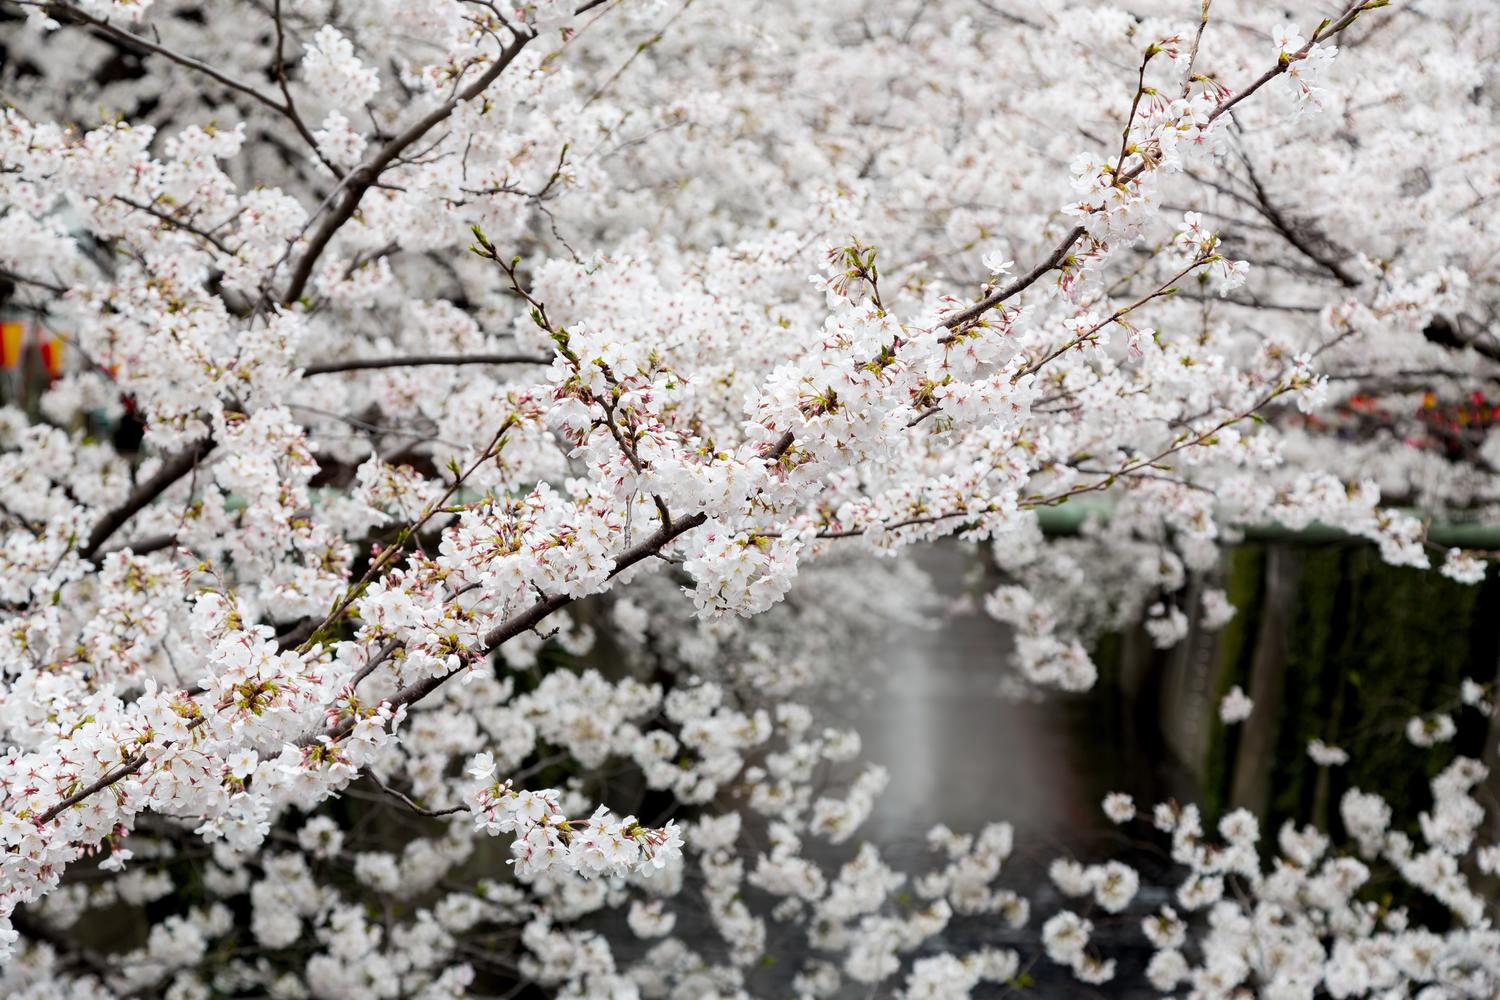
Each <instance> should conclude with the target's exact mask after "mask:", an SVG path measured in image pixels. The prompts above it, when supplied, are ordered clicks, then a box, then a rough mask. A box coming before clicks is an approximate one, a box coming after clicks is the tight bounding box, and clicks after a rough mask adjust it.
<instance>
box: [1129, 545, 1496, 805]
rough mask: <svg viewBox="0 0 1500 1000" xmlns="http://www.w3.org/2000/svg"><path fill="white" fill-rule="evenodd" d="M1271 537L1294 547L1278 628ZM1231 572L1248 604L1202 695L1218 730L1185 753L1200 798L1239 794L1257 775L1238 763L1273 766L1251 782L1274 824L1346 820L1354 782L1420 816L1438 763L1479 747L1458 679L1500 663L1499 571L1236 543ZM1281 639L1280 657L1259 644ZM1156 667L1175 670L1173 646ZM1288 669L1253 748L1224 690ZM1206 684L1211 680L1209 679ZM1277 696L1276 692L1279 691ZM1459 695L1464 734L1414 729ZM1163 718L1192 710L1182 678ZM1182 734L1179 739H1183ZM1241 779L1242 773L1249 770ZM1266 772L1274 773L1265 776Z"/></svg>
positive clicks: (1167, 694)
mask: <svg viewBox="0 0 1500 1000" xmlns="http://www.w3.org/2000/svg"><path fill="white" fill-rule="evenodd" d="M1272 544H1278V545H1286V546H1288V548H1289V549H1290V550H1291V551H1290V552H1287V553H1284V554H1289V555H1293V556H1294V558H1291V559H1286V558H1282V559H1278V560H1276V561H1277V562H1278V563H1279V564H1280V565H1282V566H1283V567H1286V566H1290V567H1292V569H1291V570H1290V572H1291V573H1292V583H1293V588H1294V589H1293V599H1292V602H1291V610H1290V614H1289V615H1287V616H1285V623H1286V624H1285V629H1286V632H1285V634H1284V635H1277V634H1274V633H1275V632H1278V631H1279V629H1280V625H1279V624H1278V625H1277V626H1276V628H1275V629H1273V630H1272V633H1273V634H1267V629H1266V628H1265V627H1264V626H1265V621H1264V620H1263V612H1264V605H1265V599H1266V594H1267V591H1268V589H1269V588H1270V586H1271V585H1272V581H1270V580H1269V579H1268V574H1267V562H1268V559H1267V555H1268V552H1269V549H1270V546H1271V545H1272ZM1225 586H1226V588H1227V589H1228V591H1229V596H1230V599H1231V600H1232V601H1233V602H1234V604H1235V606H1236V607H1237V608H1238V609H1239V612H1238V614H1237V615H1236V616H1235V618H1234V620H1232V621H1231V622H1230V623H1229V625H1228V626H1226V627H1225V628H1224V629H1223V630H1222V631H1221V632H1220V633H1219V635H1218V636H1217V637H1216V638H1214V639H1211V640H1206V641H1210V642H1212V643H1213V654H1214V655H1213V666H1212V682H1211V684H1209V685H1207V686H1206V689H1205V693H1204V695H1203V696H1204V697H1208V698H1210V699H1211V702H1210V704H1209V705H1202V706H1197V710H1199V711H1202V710H1210V711H1211V716H1210V717H1211V718H1212V720H1213V721H1212V724H1211V730H1210V733H1209V738H1208V739H1207V740H1206V741H1205V742H1204V744H1203V746H1204V749H1203V751H1202V754H1203V755H1202V757H1201V758H1199V759H1188V760H1184V761H1183V763H1184V764H1185V765H1187V767H1188V768H1189V769H1190V770H1191V771H1193V772H1194V773H1195V774H1197V775H1198V777H1199V780H1200V782H1201V796H1200V798H1201V801H1202V802H1203V804H1204V806H1205V807H1206V809H1207V811H1208V812H1209V813H1210V814H1212V815H1217V814H1221V813H1222V812H1223V811H1225V810H1226V809H1227V808H1229V807H1230V806H1231V805H1232V804H1235V803H1234V802H1233V798H1234V795H1235V792H1234V791H1233V790H1234V789H1236V788H1238V789H1240V791H1239V793H1238V794H1239V797H1240V798H1244V791H1243V789H1244V788H1245V787H1246V782H1244V781H1243V780H1241V781H1239V782H1238V783H1237V782H1236V777H1237V773H1236V772H1237V771H1239V772H1242V771H1243V770H1244V769H1246V768H1264V769H1266V772H1267V773H1264V774H1257V775H1255V777H1256V778H1257V781H1255V782H1253V783H1252V785H1253V786H1258V787H1261V788H1263V789H1265V792H1264V793H1263V794H1262V795H1261V796H1260V798H1262V799H1263V801H1258V802H1245V803H1243V804H1246V805H1250V806H1252V807H1255V808H1256V809H1257V811H1258V812H1262V813H1263V814H1264V817H1265V819H1266V820H1267V821H1268V822H1267V826H1268V828H1269V829H1272V830H1274V829H1276V828H1278V827H1279V826H1280V824H1281V822H1282V821H1283V820H1284V819H1289V818H1295V819H1297V820H1298V821H1299V822H1306V821H1307V820H1309V819H1312V820H1315V821H1317V822H1319V824H1320V825H1324V826H1327V827H1329V828H1331V829H1333V830H1335V831H1336V832H1337V830H1338V826H1337V815H1336V814H1337V802H1338V799H1339V797H1340V796H1341V795H1342V794H1343V792H1344V790H1345V789H1347V788H1349V787H1361V788H1365V789H1370V790H1375V789H1378V790H1380V792H1381V794H1383V795H1385V796H1386V798H1387V799H1388V800H1390V802H1391V805H1392V807H1393V809H1394V811H1395V813H1396V815H1397V816H1399V817H1406V818H1408V819H1409V820H1411V821H1412V822H1414V821H1415V817H1416V815H1417V813H1418V812H1419V811H1421V809H1423V808H1425V806H1426V805H1427V803H1428V802H1429V801H1430V793H1429V791H1428V787H1427V782H1428V779H1429V778H1430V777H1431V775H1432V774H1434V773H1436V771H1437V770H1438V769H1440V768H1441V767H1442V766H1444V765H1445V764H1446V762H1447V761H1449V760H1451V759H1452V756H1453V753H1454V751H1455V750H1457V751H1458V752H1460V753H1465V754H1469V755H1472V756H1479V755H1480V754H1481V752H1482V749H1483V745H1484V739H1485V735H1484V734H1485V731H1486V726H1487V721H1486V720H1485V719H1483V718H1482V717H1481V716H1480V715H1479V714H1478V713H1477V712H1473V711H1466V710H1459V709H1458V708H1457V706H1456V705H1455V704H1454V702H1455V701H1456V696H1457V693H1458V689H1459V685H1460V682H1461V681H1462V679H1463V678H1465V677H1471V678H1473V679H1474V680H1476V681H1478V682H1480V683H1482V684H1490V683H1492V682H1493V681H1494V680H1495V677H1496V671H1497V666H1500V579H1497V577H1496V574H1494V573H1492V574H1491V575H1490V577H1489V578H1487V579H1486V581H1485V582H1484V583H1483V584H1481V585H1479V586H1465V585H1463V584H1458V583H1455V582H1453V581H1451V580H1448V579H1446V578H1445V577H1443V576H1441V575H1440V574H1439V573H1436V572H1433V571H1430V570H1429V571H1423V570H1416V569H1408V568H1399V567H1393V566H1388V565H1386V564H1385V563H1384V562H1382V561H1381V559H1380V556H1379V553H1378V552H1376V551H1375V550H1374V549H1373V548H1371V547H1369V546H1366V545H1358V544H1326V545H1295V546H1292V545H1291V544H1290V543H1263V544H1254V545H1243V546H1240V547H1237V548H1235V549H1234V550H1232V551H1231V552H1230V553H1229V554H1228V556H1227V559H1226V563H1225ZM1267 643H1274V645H1275V646H1276V647H1277V649H1278V651H1277V652H1276V653H1275V655H1274V657H1272V658H1270V660H1269V661H1268V657H1267V656H1266V655H1265V652H1266V650H1265V649H1264V648H1260V649H1259V652H1260V653H1261V655H1259V656H1257V650H1258V647H1262V646H1264V644H1267ZM1157 667H1158V668H1159V669H1161V670H1162V671H1167V670H1168V665H1167V661H1166V658H1165V657H1158V662H1157ZM1257 670H1275V671H1277V672H1278V673H1279V675H1280V676H1279V678H1278V679H1277V681H1276V687H1275V691H1274V693H1275V695H1276V698H1274V699H1265V701H1266V702H1267V703H1265V704H1263V703H1262V699H1257V708H1256V716H1253V717H1252V719H1253V722H1254V723H1255V724H1256V725H1257V726H1259V727H1266V726H1269V727H1270V731H1269V732H1266V733H1264V734H1263V735H1264V736H1266V737H1269V742H1268V743H1267V744H1266V745H1268V746H1269V747H1270V748H1271V752H1270V753H1253V754H1247V753H1245V752H1243V750H1242V747H1241V743H1242V741H1243V740H1244V739H1245V738H1246V737H1245V733H1246V732H1247V731H1248V730H1247V726H1245V725H1242V726H1229V727H1226V726H1224V725H1223V724H1222V723H1221V722H1220V721H1219V720H1218V714H1217V711H1216V707H1217V702H1218V699H1219V698H1220V697H1222V695H1223V694H1224V692H1226V691H1228V690H1229V688H1231V687H1233V686H1234V685H1236V684H1238V685H1240V686H1241V687H1243V688H1244V689H1245V690H1246V691H1252V690H1253V689H1254V688H1255V687H1256V686H1257V685H1256V682H1257V680H1259V681H1260V682H1261V684H1260V686H1261V687H1262V689H1264V681H1265V678H1264V677H1259V678H1258V677H1257V676H1255V672H1256V671H1257ZM1200 687H1201V685H1200ZM1278 701H1279V704H1278V703H1277V702H1278ZM1444 705H1449V706H1452V707H1453V708H1454V710H1455V712H1456V716H1455V717H1456V720H1457V721H1458V722H1459V736H1458V740H1457V745H1456V746H1449V747H1438V748H1435V749H1432V750H1422V749H1419V748H1417V747H1414V746H1412V745H1411V744H1410V743H1409V742H1407V740H1406V738H1405V726H1406V721H1407V720H1408V719H1409V718H1411V717H1412V716H1413V715H1417V714H1422V713H1425V712H1429V711H1431V710H1432V709H1434V708H1438V707H1441V706H1444ZM1159 709H1160V712H1161V724H1162V726H1163V729H1164V731H1169V730H1170V728H1171V727H1172V725H1173V724H1174V719H1173V715H1174V713H1181V712H1185V711H1189V710H1190V709H1189V708H1188V707H1186V706H1184V705H1183V703H1182V698H1181V692H1180V690H1179V691H1173V690H1171V683H1170V679H1169V684H1168V690H1166V691H1164V692H1163V693H1162V695H1161V699H1160V703H1159ZM1315 738H1316V739H1321V740H1323V741H1324V742H1327V743H1331V744H1334V745H1337V746H1341V747H1343V748H1344V749H1345V750H1347V751H1348V752H1349V755H1350V763H1349V764H1348V765H1346V766H1344V767H1340V768H1327V769H1325V768H1320V767H1318V766H1317V765H1315V764H1314V763H1313V761H1312V760H1311V759H1310V758H1309V757H1308V755H1307V744H1308V741H1309V740H1312V739H1315ZM1179 745H1180V744H1179ZM1238 776H1239V777H1240V778H1242V779H1243V777H1244V775H1243V774H1240V775H1238ZM1266 779H1269V780H1266Z"/></svg>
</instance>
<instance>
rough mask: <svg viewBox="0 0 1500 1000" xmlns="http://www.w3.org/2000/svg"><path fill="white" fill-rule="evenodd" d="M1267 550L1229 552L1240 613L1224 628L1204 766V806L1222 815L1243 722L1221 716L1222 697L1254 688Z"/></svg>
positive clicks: (1233, 598) (1232, 592) (1229, 590)
mask: <svg viewBox="0 0 1500 1000" xmlns="http://www.w3.org/2000/svg"><path fill="white" fill-rule="evenodd" d="M1265 576H1266V550H1265V546H1263V545H1241V546H1237V547H1235V548H1233V549H1230V550H1229V552H1228V554H1227V557H1226V567H1225V577H1226V578H1225V581H1224V590H1225V593H1226V595H1227V596H1228V597H1229V602H1230V603H1231V604H1233V605H1234V607H1235V613H1234V617H1233V618H1231V619H1230V620H1229V624H1227V625H1225V626H1224V628H1223V629H1222V630H1221V631H1220V632H1219V642H1218V646H1219V649H1218V671H1217V673H1216V675H1215V677H1214V685H1213V701H1212V703H1211V704H1212V705H1213V706H1215V708H1214V710H1212V711H1211V712H1210V713H1209V718H1210V719H1211V720H1212V721H1211V723H1210V724H1211V725H1212V726H1213V732H1212V733H1211V735H1210V736H1209V740H1208V760H1207V761H1206V762H1205V763H1204V768H1203V774H1204V778H1203V802H1202V806H1203V809H1204V811H1205V812H1206V813H1207V814H1208V815H1209V816H1210V817H1214V816H1218V815H1219V814H1220V813H1221V812H1222V811H1223V809H1224V806H1225V803H1227V802H1228V801H1229V789H1230V783H1231V781H1233V778H1234V775H1233V774H1232V767H1233V761H1234V752H1235V749H1236V747H1235V739H1236V737H1237V735H1238V727H1234V728H1230V727H1226V726H1225V725H1224V723H1223V722H1221V721H1220V720H1219V713H1218V711H1217V707H1216V706H1217V705H1218V703H1219V699H1221V698H1223V697H1224V695H1225V694H1227V693H1228V692H1229V689H1230V688H1232V687H1234V686H1235V685H1236V684H1238V685H1240V686H1241V687H1248V685H1249V679H1250V661H1251V658H1252V657H1253V656H1254V655H1255V636H1256V623H1257V622H1258V621H1259V620H1260V609H1261V605H1262V603H1263V602H1264V598H1265Z"/></svg>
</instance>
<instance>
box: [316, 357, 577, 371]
mask: <svg viewBox="0 0 1500 1000" xmlns="http://www.w3.org/2000/svg"><path fill="white" fill-rule="evenodd" d="M551 363H552V359H551V358H541V357H534V356H532V355H529V354H409V355H405V356H401V357H394V358H356V359H351V360H348V361H328V362H325V363H323V364H317V365H308V366H306V367H305V368H303V369H302V374H303V375H304V376H307V375H330V374H334V373H337V372H354V371H366V370H369V369H372V368H436V367H449V366H452V367H456V366H459V365H550V364H551Z"/></svg>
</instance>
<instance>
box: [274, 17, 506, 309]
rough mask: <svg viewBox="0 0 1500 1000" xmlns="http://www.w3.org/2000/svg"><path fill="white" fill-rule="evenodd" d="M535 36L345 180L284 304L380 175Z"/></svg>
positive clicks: (309, 245)
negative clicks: (342, 190)
mask: <svg viewBox="0 0 1500 1000" xmlns="http://www.w3.org/2000/svg"><path fill="white" fill-rule="evenodd" d="M535 37H536V35H535V34H533V33H530V32H527V33H526V34H518V35H517V36H516V38H515V40H514V41H513V42H511V43H510V45H508V46H506V47H505V48H503V49H501V50H500V53H499V54H498V55H497V56H496V57H495V61H494V62H493V63H491V64H490V67H489V68H488V69H487V70H485V71H484V73H483V74H481V75H480V76H479V78H478V79H476V80H474V82H472V83H470V84H469V85H468V86H467V87H464V88H462V89H460V90H459V91H458V92H457V93H455V94H454V95H453V96H452V97H450V98H448V100H446V101H444V102H443V103H442V104H440V105H438V106H437V107H436V108H433V109H432V110H431V111H429V112H428V113H427V114H425V115H423V116H422V117H421V118H419V119H417V120H416V121H415V122H413V123H412V124H411V125H409V126H408V127H407V128H406V129H404V130H403V131H402V132H401V133H399V134H398V135H397V136H396V137H395V138H393V139H392V140H391V141H390V142H388V143H386V144H385V145H384V146H382V147H380V149H379V150H378V151H377V152H376V153H375V155H374V156H372V157H371V158H370V159H368V160H366V161H365V162H364V163H361V164H360V165H359V166H358V167H357V168H355V169H354V170H353V171H352V172H351V173H350V174H349V175H348V176H347V177H345V179H344V180H345V184H344V193H343V195H342V196H341V197H340V198H339V201H338V204H337V205H336V206H335V207H334V209H333V211H332V212H331V213H329V214H328V215H327V216H325V217H324V218H323V221H322V222H321V223H320V224H319V225H318V227H317V228H316V229H315V230H313V233H312V236H311V237H310V238H309V239H308V242H307V249H306V250H305V251H303V253H302V256H301V257H299V258H298V260H297V266H296V268H295V269H294V270H293V271H292V278H291V282H290V283H289V284H288V285H287V290H286V294H285V295H283V296H282V301H283V302H284V303H287V304H290V303H293V302H296V301H297V300H298V299H300V298H301V297H302V292H303V290H304V289H306V288H307V282H308V280H309V279H311V277H312V272H313V268H314V267H315V266H316V265H317V263H318V258H320V257H321V256H322V255H323V251H324V250H326V249H327V248H328V244H329V242H330V241H331V240H332V239H333V236H334V234H335V233H337V232H338V231H339V230H340V229H341V228H343V226H344V223H346V222H348V221H349V220H350V219H351V218H353V217H354V213H355V212H356V211H357V210H358V209H359V203H360V201H361V200H362V199H363V198H364V196H365V193H366V192H367V191H369V190H370V188H371V187H373V186H374V185H375V182H376V181H377V180H379V179H380V175H381V173H383V172H384V171H385V169H386V168H387V167H389V166H390V165H391V163H392V162H393V161H395V159H396V158H397V157H399V156H400V155H401V154H402V153H403V152H405V151H406V150H407V149H408V148H409V147H410V146H411V145H412V144H413V143H415V142H417V141H418V140H419V139H421V138H422V137H423V136H424V135H426V134H427V133H428V132H430V131H431V130H432V129H434V128H436V127H437V126H438V125H440V124H441V123H443V122H444V121H446V120H447V119H448V118H449V117H450V116H451V115H452V114H453V112H454V111H455V110H457V109H458V106H459V105H460V104H462V103H464V102H466V101H470V100H473V99H474V98H475V97H478V96H479V95H480V94H481V93H483V92H484V91H485V89H486V88H488V87H489V85H490V84H492V83H494V82H495V80H496V79H498V78H499V76H500V74H501V73H503V72H505V70H506V68H507V67H508V66H510V64H511V63H512V62H514V61H515V59H516V57H517V56H518V55H520V54H521V50H522V49H524V48H525V47H526V45H527V43H529V42H530V41H531V40H532V39H533V38H535Z"/></svg>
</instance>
